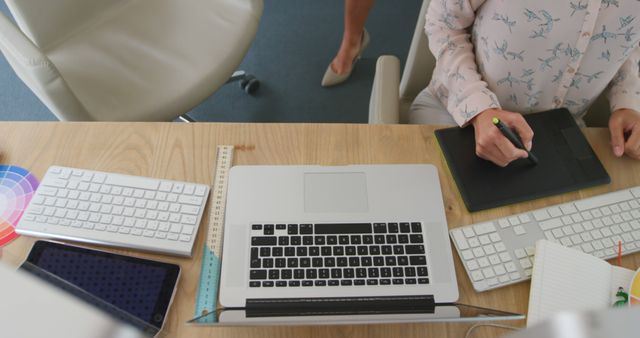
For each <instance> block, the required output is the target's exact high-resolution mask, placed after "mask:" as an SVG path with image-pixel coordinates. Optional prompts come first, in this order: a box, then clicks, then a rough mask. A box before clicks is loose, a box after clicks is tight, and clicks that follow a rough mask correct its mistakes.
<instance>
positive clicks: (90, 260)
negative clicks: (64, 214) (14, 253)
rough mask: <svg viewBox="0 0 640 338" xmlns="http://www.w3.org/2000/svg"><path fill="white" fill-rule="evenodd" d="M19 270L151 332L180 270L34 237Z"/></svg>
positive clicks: (165, 307) (157, 325) (159, 321)
mask: <svg viewBox="0 0 640 338" xmlns="http://www.w3.org/2000/svg"><path fill="white" fill-rule="evenodd" d="M21 269H24V270H26V271H28V272H31V273H32V274H34V275H36V276H38V277H40V278H42V279H45V280H46V281H47V282H49V283H52V284H54V285H56V286H58V287H60V288H62V289H64V290H65V291H68V292H70V293H72V294H73V295H75V296H77V297H79V298H81V299H83V300H85V301H87V302H89V303H92V305H95V306H97V307H98V308H101V309H103V310H105V311H107V312H110V313H111V314H112V315H115V316H118V317H120V319H123V320H125V321H127V322H129V323H131V324H133V325H134V326H137V327H139V328H142V329H144V330H145V331H147V332H148V331H156V332H154V333H157V332H158V331H160V329H161V328H162V325H163V323H164V318H165V317H166V314H167V311H168V310H169V306H170V304H171V301H172V299H173V295H174V292H175V287H176V284H177V282H178V277H179V274H180V267H179V266H177V265H175V264H168V263H163V262H157V261H152V260H148V259H141V258H136V257H130V256H124V255H118V254H114V253H109V252H106V251H99V250H93V249H87V248H83V247H78V246H71V245H66V244H62V243H57V242H49V241H37V242H36V243H35V244H34V246H33V248H32V249H31V252H30V253H29V256H28V257H27V260H26V261H25V262H24V263H23V264H22V266H21Z"/></svg>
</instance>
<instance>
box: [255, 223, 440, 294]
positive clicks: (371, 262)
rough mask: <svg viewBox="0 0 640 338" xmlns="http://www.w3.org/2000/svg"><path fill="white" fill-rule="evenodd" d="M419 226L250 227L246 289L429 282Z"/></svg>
mask: <svg viewBox="0 0 640 338" xmlns="http://www.w3.org/2000/svg"><path fill="white" fill-rule="evenodd" d="M424 244H425V242H424V238H423V236H422V225H421V223H419V222H406V223H331V224H326V223H324V224H253V225H252V230H251V258H250V270H249V287H252V288H257V287H285V286H287V287H310V286H318V287H321V286H362V285H365V286H377V285H382V286H384V285H417V284H429V271H428V268H427V257H426V249H425V245H424Z"/></svg>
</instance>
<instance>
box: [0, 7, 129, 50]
mask: <svg viewBox="0 0 640 338" xmlns="http://www.w3.org/2000/svg"><path fill="white" fill-rule="evenodd" d="M132 1H134V0H5V2H6V3H7V7H9V10H10V11H11V14H12V15H13V17H14V19H15V20H16V23H17V24H18V27H20V29H21V30H22V32H24V34H25V35H26V36H28V37H29V38H30V39H31V41H33V43H34V44H36V46H38V47H40V48H41V49H42V50H44V51H46V50H47V49H49V48H50V47H52V46H55V45H56V43H58V42H60V41H62V40H64V39H66V38H68V37H69V36H70V35H72V34H73V33H74V32H75V31H76V30H79V29H83V28H84V27H85V26H86V25H89V24H91V23H92V22H94V21H95V18H96V17H97V16H100V15H104V14H105V13H107V12H109V11H111V10H114V9H118V8H121V6H123V5H125V4H127V3H130V2H132Z"/></svg>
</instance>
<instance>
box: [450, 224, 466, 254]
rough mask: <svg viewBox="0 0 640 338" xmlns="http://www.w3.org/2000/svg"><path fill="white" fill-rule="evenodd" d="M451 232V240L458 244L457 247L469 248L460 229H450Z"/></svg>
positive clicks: (461, 248)
mask: <svg viewBox="0 0 640 338" xmlns="http://www.w3.org/2000/svg"><path fill="white" fill-rule="evenodd" d="M451 234H452V235H453V240H454V242H455V243H456V245H457V246H458V249H460V250H466V249H468V248H469V243H468V242H467V239H466V238H465V236H464V234H463V232H462V230H458V229H456V230H453V231H451Z"/></svg>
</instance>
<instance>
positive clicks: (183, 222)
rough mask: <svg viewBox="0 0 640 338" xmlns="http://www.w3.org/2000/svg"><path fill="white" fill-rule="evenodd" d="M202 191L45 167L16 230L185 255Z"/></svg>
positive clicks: (197, 222)
mask: <svg viewBox="0 0 640 338" xmlns="http://www.w3.org/2000/svg"><path fill="white" fill-rule="evenodd" d="M208 193H209V187H208V186H206V185H204V184H193V183H188V182H179V181H169V180H162V179H156V178H149V177H141V176H129V175H122V174H116V173H107V172H100V171H92V170H86V169H77V168H67V167H59V166H51V167H50V168H49V170H48V171H47V173H46V175H45V176H44V178H43V179H42V182H41V183H40V187H39V188H38V190H36V194H35V196H34V197H33V199H32V200H31V203H30V204H29V206H28V207H27V209H26V210H25V212H24V215H23V216H22V219H21V220H20V222H19V223H18V226H17V227H16V232H17V233H19V234H22V235H29V236H38V237H45V238H58V239H67V240H73V241H79V242H86V243H95V244H103V245H111V246H117V247H123V248H131V249H140V250H146V251H156V252H160V253H167V254H172V255H180V256H191V250H192V248H193V243H194V240H195V238H196V235H197V233H198V226H199V225H200V220H201V218H202V213H203V210H204V207H205V204H206V202H207V195H208Z"/></svg>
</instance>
